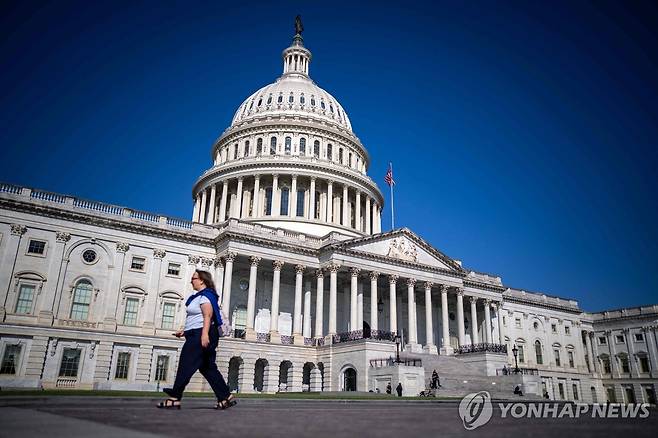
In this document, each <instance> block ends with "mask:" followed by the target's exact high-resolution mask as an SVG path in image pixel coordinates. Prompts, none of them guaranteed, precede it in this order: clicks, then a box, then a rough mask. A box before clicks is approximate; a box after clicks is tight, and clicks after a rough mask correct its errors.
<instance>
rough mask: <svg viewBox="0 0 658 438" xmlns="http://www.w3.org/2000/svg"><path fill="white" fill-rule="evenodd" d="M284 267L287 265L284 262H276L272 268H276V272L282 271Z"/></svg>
mask: <svg viewBox="0 0 658 438" xmlns="http://www.w3.org/2000/svg"><path fill="white" fill-rule="evenodd" d="M283 265H285V263H284V262H283V260H274V261H273V262H272V267H273V268H274V270H275V271H280V270H281V268H283Z"/></svg>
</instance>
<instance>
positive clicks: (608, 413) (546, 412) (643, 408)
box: [459, 391, 650, 430]
mask: <svg viewBox="0 0 658 438" xmlns="http://www.w3.org/2000/svg"><path fill="white" fill-rule="evenodd" d="M496 405H497V407H498V409H499V410H500V418H580V417H588V416H589V417H591V418H647V417H648V416H649V407H650V405H649V404H647V403H641V404H626V405H622V404H618V403H605V404H592V405H590V404H585V403H572V402H561V403H547V402H523V403H521V402H513V403H496ZM493 407H494V406H493V403H492V402H491V395H490V394H489V393H488V392H487V391H480V392H474V393H471V394H468V395H466V396H465V397H464V398H463V399H462V400H461V402H460V403H459V416H460V417H461V419H462V423H463V424H464V428H465V429H466V430H474V429H477V428H478V427H480V426H484V425H485V424H487V423H488V422H489V421H490V420H491V417H492V416H493Z"/></svg>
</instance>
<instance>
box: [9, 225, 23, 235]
mask: <svg viewBox="0 0 658 438" xmlns="http://www.w3.org/2000/svg"><path fill="white" fill-rule="evenodd" d="M9 226H10V227H11V234H12V235H14V236H22V235H23V234H25V233H26V232H27V227H26V226H25V225H20V224H11V225H9Z"/></svg>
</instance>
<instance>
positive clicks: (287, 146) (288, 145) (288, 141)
mask: <svg viewBox="0 0 658 438" xmlns="http://www.w3.org/2000/svg"><path fill="white" fill-rule="evenodd" d="M283 150H284V152H285V154H286V155H290V152H291V150H292V138H290V137H286V138H285V141H284V149H283Z"/></svg>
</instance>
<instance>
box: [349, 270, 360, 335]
mask: <svg viewBox="0 0 658 438" xmlns="http://www.w3.org/2000/svg"><path fill="white" fill-rule="evenodd" d="M360 272H361V270H360V269H359V268H350V274H351V283H350V331H352V332H353V331H356V330H359V328H358V321H357V315H358V309H357V306H358V298H357V293H358V291H357V288H358V284H359V273H360Z"/></svg>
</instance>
